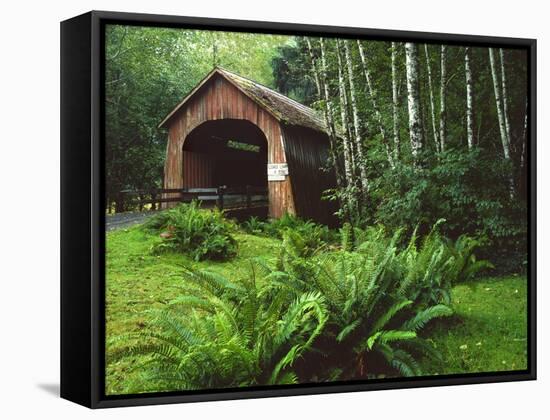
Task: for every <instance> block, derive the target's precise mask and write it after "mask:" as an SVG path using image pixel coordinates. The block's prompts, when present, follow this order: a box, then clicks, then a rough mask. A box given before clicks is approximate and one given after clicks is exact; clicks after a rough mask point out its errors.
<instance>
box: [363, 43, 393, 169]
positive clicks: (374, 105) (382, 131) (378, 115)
mask: <svg viewBox="0 0 550 420" xmlns="http://www.w3.org/2000/svg"><path fill="white" fill-rule="evenodd" d="M357 46H358V48H359V56H360V57H361V65H362V67H363V73H364V75H365V81H366V86H367V96H368V97H369V98H370V102H371V106H372V110H373V112H374V117H375V119H376V124H377V125H378V130H379V131H380V137H381V139H382V143H383V144H384V148H385V149H386V156H387V158H388V163H389V165H390V168H392V169H393V168H394V166H395V165H394V162H393V154H392V151H391V148H390V142H389V139H388V137H387V135H386V129H385V128H384V121H383V120H382V113H381V112H380V108H379V107H378V99H377V97H376V96H377V95H376V90H375V88H374V84H373V82H372V78H371V73H370V70H369V64H368V62H367V57H366V55H365V50H364V49H363V45H362V44H361V41H359V40H357Z"/></svg>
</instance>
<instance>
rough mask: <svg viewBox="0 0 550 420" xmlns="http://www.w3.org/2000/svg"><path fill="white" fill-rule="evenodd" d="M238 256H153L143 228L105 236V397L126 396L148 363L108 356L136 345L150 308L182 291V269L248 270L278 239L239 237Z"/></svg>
mask: <svg viewBox="0 0 550 420" xmlns="http://www.w3.org/2000/svg"><path fill="white" fill-rule="evenodd" d="M235 239H236V240H237V242H238V244H239V250H238V255H237V257H236V258H234V259H232V260H231V261H227V262H216V261H202V262H196V261H194V260H193V259H191V258H188V257H186V256H185V255H182V254H177V253H163V254H162V255H158V256H157V255H153V254H152V253H151V252H150V248H151V246H152V244H153V243H154V241H155V235H154V234H150V233H147V232H145V231H144V230H142V229H141V228H140V227H139V226H134V227H131V228H129V229H123V230H117V231H113V232H109V233H107V241H106V246H107V254H106V265H107V267H106V273H107V274H106V299H105V300H106V310H105V315H106V335H107V337H106V344H107V348H106V358H107V360H106V362H107V363H106V365H107V369H106V370H107V372H106V393H107V394H121V393H128V391H129V389H131V384H132V380H131V378H132V376H133V375H135V373H132V372H131V369H130V368H131V367H132V366H133V364H134V363H140V362H144V361H145V359H141V360H135V359H125V360H121V361H118V362H116V363H110V361H109V353H110V351H112V350H115V349H116V348H118V347H121V346H122V345H123V344H128V343H133V342H135V339H134V338H129V337H126V336H127V335H128V334H132V333H137V332H139V331H140V330H142V329H145V328H147V324H148V322H149V320H150V314H148V312H147V311H148V310H149V309H153V308H160V307H162V306H163V305H165V304H167V303H168V302H170V301H171V300H173V299H174V298H176V297H177V296H178V294H179V293H180V292H181V290H182V286H184V285H183V280H182V277H183V271H184V269H185V268H186V267H187V268H203V269H204V268H209V269H213V270H216V271H218V272H220V273H223V274H225V275H228V274H230V273H233V274H234V273H239V272H244V271H245V270H247V268H248V260H249V259H250V258H253V257H256V256H259V255H263V256H266V255H273V254H274V251H275V250H276V249H277V246H278V244H279V243H280V242H279V241H278V240H274V239H270V238H265V237H258V236H253V235H247V234H243V233H237V234H236V235H235Z"/></svg>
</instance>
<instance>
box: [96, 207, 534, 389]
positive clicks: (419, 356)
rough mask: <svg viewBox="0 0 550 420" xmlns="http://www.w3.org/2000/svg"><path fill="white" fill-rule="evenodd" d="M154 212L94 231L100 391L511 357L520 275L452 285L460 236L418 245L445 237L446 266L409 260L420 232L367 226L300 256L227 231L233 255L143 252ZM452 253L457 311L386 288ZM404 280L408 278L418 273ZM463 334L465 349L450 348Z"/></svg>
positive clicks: (498, 365)
mask: <svg viewBox="0 0 550 420" xmlns="http://www.w3.org/2000/svg"><path fill="white" fill-rule="evenodd" d="M161 214H162V213H161ZM167 223H168V222H166V221H164V222H162V221H159V220H156V223H155V225H156V226H157V227H156V228H154V229H153V228H149V229H142V228H139V227H135V228H131V229H129V230H121V231H115V232H110V233H109V234H108V240H107V251H108V253H107V257H108V258H107V270H108V274H107V290H106V292H107V302H108V305H107V310H106V317H107V350H106V351H107V353H106V356H107V378H108V392H109V393H129V392H130V393H133V392H147V391H159V390H160V391H164V390H176V389H197V388H205V387H211V388H214V387H218V388H219V387H236V386H249V385H265V384H274V383H278V384H283V383H305V382H318V381H334V380H346V379H359V378H363V379H364V378H377V377H388V376H410V375H413V376H414V375H419V374H427V373H430V374H432V373H460V372H462V371H468V372H479V371H482V370H487V369H488V368H487V367H488V366H490V367H491V370H502V369H505V368H506V367H510V366H511V367H512V368H513V366H516V368H518V369H519V368H521V367H522V366H524V361H525V360H526V359H525V355H524V350H522V349H524V346H525V341H522V340H524V339H525V338H524V337H525V308H524V307H518V304H519V303H521V304H524V303H525V279H519V278H518V279H516V281H515V282H514V283H513V287H512V286H510V285H509V284H508V283H506V284H502V285H501V284H499V281H496V280H495V281H493V282H492V283H489V284H488V283H487V282H486V281H485V280H479V279H477V280H476V281H475V282H471V281H469V282H465V281H466V280H467V278H468V275H469V273H471V271H470V270H465V269H463V266H462V262H460V263H458V262H457V261H459V260H460V261H469V260H470V258H469V257H468V255H470V256H471V255H472V254H471V250H472V242H471V240H470V239H462V240H461V241H460V243H458V242H454V243H452V242H450V241H447V240H445V239H444V238H443V237H442V235H441V234H440V233H437V232H439V230H438V227H436V228H433V229H432V231H433V232H436V233H437V234H436V233H433V234H432V235H431V236H430V237H431V238H432V239H430V240H429V241H428V242H430V243H431V242H435V243H443V244H445V245H446V246H447V247H448V249H447V251H446V253H445V255H446V257H445V258H446V259H447V260H448V261H451V262H452V264H451V262H449V263H448V264H446V265H445V264H440V265H436V266H433V265H432V266H430V265H429V263H430V261H431V260H430V259H428V258H424V257H422V258H420V257H418V256H416V257H415V258H412V257H411V255H414V254H413V251H412V249H414V248H417V249H416V251H415V252H416V253H419V254H421V253H422V252H423V251H422V249H423V247H424V241H423V240H420V239H416V241H413V240H411V239H409V238H407V240H406V241H404V239H403V238H402V236H403V235H402V234H399V233H398V234H395V235H393V236H388V235H387V234H386V233H385V230H384V229H383V228H381V227H373V228H371V229H366V230H364V231H362V230H360V229H357V228H356V229H355V231H356V237H357V238H362V239H358V241H357V243H354V247H355V248H354V249H352V250H343V249H338V248H336V247H329V248H322V249H320V250H318V251H316V252H314V253H313V254H310V253H308V252H303V248H302V247H301V245H300V243H301V241H293V242H288V243H287V244H286V245H283V242H282V241H280V240H273V239H270V238H266V237H265V236H263V237H261V236H260V237H256V236H252V235H246V234H242V233H238V232H237V233H235V235H236V238H237V239H238V241H239V244H240V246H239V255H238V256H237V257H236V259H235V260H234V262H210V261H209V262H195V261H193V260H192V259H189V258H188V257H187V256H182V255H178V254H174V253H167V254H160V255H159V256H152V255H148V253H147V249H149V247H150V246H151V244H152V243H154V242H155V241H156V240H157V239H156V236H157V235H156V233H157V232H158V229H162V228H161V226H163V225H164V226H166V225H167ZM151 224H153V223H152V222H151ZM159 226H160V227H159ZM440 227H441V226H440ZM440 227H439V228H440ZM288 232H292V231H288ZM153 233H154V235H153ZM295 239H296V238H295ZM411 244H415V246H414V247H413V245H411ZM451 245H452V246H453V247H454V248H455V249H454V250H453V248H451ZM293 247H295V249H293ZM305 249H307V247H306V248H305ZM427 249H437V247H435V248H434V246H432V245H430V246H429V247H426V250H427ZM424 252H427V251H424ZM405 255H406V256H409V258H410V259H411V261H410V262H409V263H408V264H407V265H404V260H406V258H405ZM457 255H462V257H460V258H458V257H457ZM256 256H261V257H262V258H261V259H256V258H255V257H256ZM250 259H254V260H255V262H254V263H253V264H250V263H249V260H250ZM470 261H471V260H470ZM182 262H183V265H184V266H186V267H188V268H184V267H182ZM476 262H477V261H476ZM416 264H418V265H419V267H415V265H416ZM453 264H456V265H457V267H458V268H457V269H456V270H455V271H454V272H455V273H459V274H457V275H454V276H455V277H453V278H455V279H456V281H455V282H456V283H460V285H459V286H455V287H454V288H453V302H452V309H453V310H456V311H458V313H459V314H460V317H458V316H457V315H453V316H451V317H449V315H450V314H451V313H452V311H451V306H449V305H445V304H443V303H440V302H439V303H436V304H433V305H430V304H426V303H423V302H422V299H423V296H424V295H423V294H422V293H419V294H418V296H419V298H418V299H417V300H413V299H411V298H408V297H407V296H404V295H403V294H402V293H401V292H400V288H401V286H402V285H403V281H404V277H403V273H405V274H407V270H410V269H412V268H414V270H413V271H414V273H421V272H423V271H424V272H426V271H427V270H428V269H430V270H433V267H435V269H436V270H439V269H440V268H441V267H446V268H447V269H449V270H450V266H452V265H453ZM413 266H414V267H413ZM411 267H412V268H411ZM430 267H432V268H430ZM461 267H462V268H461ZM449 272H452V271H451V270H450V271H449ZM465 273H466V274H465ZM182 275H183V280H182ZM427 277H428V278H433V277H435V276H434V275H428V276H427ZM413 278H415V279H416V280H415V281H418V282H419V287H420V288H422V287H423V283H422V282H421V281H420V280H422V279H419V278H418V277H416V274H415V276H413ZM457 290H458V294H456V295H455V293H456V291H457ZM413 291H414V287H411V288H410V289H409V290H408V293H410V294H411V296H412V295H413V293H412V292H413ZM448 293H449V295H451V292H450V291H449V292H448ZM493 295H494V296H493ZM522 299H523V300H522ZM523 306H524V305H523ZM509 308H513V310H512V309H509ZM129 309H130V310H129ZM510 311H511V312H510ZM512 312H513V314H512ZM455 313H456V312H455ZM497 315H498V319H497ZM444 318H446V319H445V321H443V319H444ZM522 322H523V324H522ZM321 325H322V326H321ZM522 331H523V332H522ZM503 337H504V342H501V341H502V340H503ZM487 340H489V341H487ZM493 341H494V343H493ZM465 343H466V344H467V350H463V349H462V348H459V347H461V346H463V344H465ZM501 347H502V349H503V350H497V349H500V348H501ZM491 355H492V356H491ZM480 358H481V359H482V360H483V362H479V361H478V359H480ZM489 359H490V360H489ZM493 359H494V360H493ZM447 361H448V362H449V363H448V364H446V363H447ZM504 361H505V362H506V364H503V362H504Z"/></svg>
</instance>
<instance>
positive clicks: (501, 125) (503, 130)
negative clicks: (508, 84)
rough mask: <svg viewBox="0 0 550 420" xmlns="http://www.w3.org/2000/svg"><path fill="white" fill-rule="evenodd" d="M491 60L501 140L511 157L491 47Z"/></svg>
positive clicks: (506, 157)
mask: <svg viewBox="0 0 550 420" xmlns="http://www.w3.org/2000/svg"><path fill="white" fill-rule="evenodd" d="M489 61H490V63H491V74H492V76H493V89H494V91H495V102H496V108H497V117H498V125H499V129H500V141H501V143H502V151H503V153H504V158H505V159H510V145H509V143H508V137H507V136H506V124H505V122H504V113H503V111H502V100H501V95H500V81H499V79H498V73H497V68H496V61H495V51H494V49H493V48H489Z"/></svg>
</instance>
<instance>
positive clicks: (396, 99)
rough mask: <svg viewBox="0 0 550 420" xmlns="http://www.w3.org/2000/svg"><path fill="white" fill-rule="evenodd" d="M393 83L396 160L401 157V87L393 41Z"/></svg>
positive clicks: (395, 46) (395, 45) (395, 47)
mask: <svg viewBox="0 0 550 420" xmlns="http://www.w3.org/2000/svg"><path fill="white" fill-rule="evenodd" d="M391 84H392V117H393V148H394V160H395V161H397V160H398V159H399V154H400V147H401V145H400V140H399V95H398V92H399V88H398V81H397V43H396V42H392V43H391Z"/></svg>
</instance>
